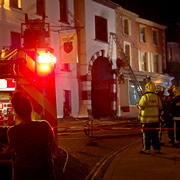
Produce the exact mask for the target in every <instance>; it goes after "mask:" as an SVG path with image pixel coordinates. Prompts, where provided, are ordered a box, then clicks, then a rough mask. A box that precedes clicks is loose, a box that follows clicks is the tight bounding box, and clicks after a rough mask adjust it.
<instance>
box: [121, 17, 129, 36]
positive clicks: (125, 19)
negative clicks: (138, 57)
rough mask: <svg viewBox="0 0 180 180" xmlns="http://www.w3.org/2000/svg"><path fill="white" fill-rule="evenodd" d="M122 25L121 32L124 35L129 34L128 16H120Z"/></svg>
mask: <svg viewBox="0 0 180 180" xmlns="http://www.w3.org/2000/svg"><path fill="white" fill-rule="evenodd" d="M122 26H123V28H122V29H123V34H124V35H128V36H130V35H131V23H130V20H129V18H128V17H123V18H122Z"/></svg>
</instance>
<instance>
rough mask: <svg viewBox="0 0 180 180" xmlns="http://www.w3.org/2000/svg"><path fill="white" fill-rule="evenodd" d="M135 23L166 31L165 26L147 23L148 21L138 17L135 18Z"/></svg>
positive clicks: (151, 22)
mask: <svg viewBox="0 0 180 180" xmlns="http://www.w3.org/2000/svg"><path fill="white" fill-rule="evenodd" d="M136 22H139V23H142V24H146V25H149V26H153V27H156V28H159V29H166V28H167V26H165V25H161V24H158V23H156V22H153V21H149V20H146V19H143V18H139V17H138V18H136Z"/></svg>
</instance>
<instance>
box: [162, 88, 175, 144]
mask: <svg viewBox="0 0 180 180" xmlns="http://www.w3.org/2000/svg"><path fill="white" fill-rule="evenodd" d="M174 87H175V86H174V85H170V86H168V89H167V91H168V93H169V95H168V96H166V98H165V101H164V102H165V104H164V111H163V114H162V116H163V118H164V120H165V124H166V127H167V128H168V137H169V139H170V141H169V143H170V144H174V130H173V128H174V122H173V116H172V112H173V108H172V105H173V99H174V91H173V89H174Z"/></svg>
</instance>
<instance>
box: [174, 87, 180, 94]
mask: <svg viewBox="0 0 180 180" xmlns="http://www.w3.org/2000/svg"><path fill="white" fill-rule="evenodd" d="M173 93H174V95H175V96H180V87H174V88H173Z"/></svg>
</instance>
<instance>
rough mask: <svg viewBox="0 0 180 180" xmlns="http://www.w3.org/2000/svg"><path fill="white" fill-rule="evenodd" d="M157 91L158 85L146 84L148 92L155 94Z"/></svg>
mask: <svg viewBox="0 0 180 180" xmlns="http://www.w3.org/2000/svg"><path fill="white" fill-rule="evenodd" d="M155 90H156V85H155V84H154V83H153V82H151V81H150V82H148V83H147V84H146V91H147V92H155Z"/></svg>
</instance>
